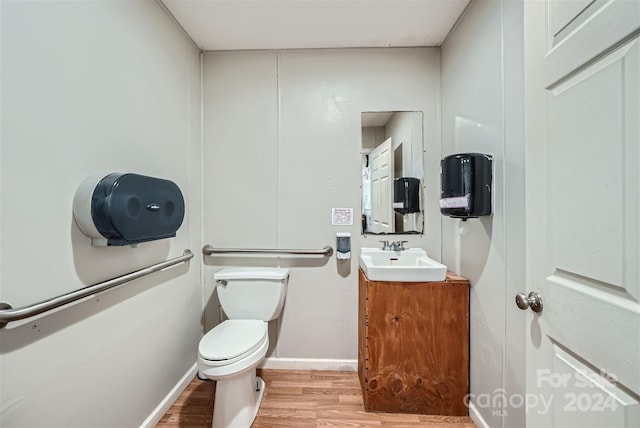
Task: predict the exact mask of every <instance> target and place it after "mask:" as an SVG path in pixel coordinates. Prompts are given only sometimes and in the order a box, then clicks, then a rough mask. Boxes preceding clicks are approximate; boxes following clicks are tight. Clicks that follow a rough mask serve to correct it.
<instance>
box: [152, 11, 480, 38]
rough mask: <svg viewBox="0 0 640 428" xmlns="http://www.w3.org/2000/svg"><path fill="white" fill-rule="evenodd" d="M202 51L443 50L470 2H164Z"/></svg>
mask: <svg viewBox="0 0 640 428" xmlns="http://www.w3.org/2000/svg"><path fill="white" fill-rule="evenodd" d="M161 1H162V3H164V4H165V5H166V7H167V8H168V9H169V11H170V12H171V13H172V14H173V16H174V17H175V18H176V19H177V21H178V22H179V23H180V25H182V27H183V28H184V29H185V30H186V32H187V33H188V34H189V35H190V36H191V38H192V39H193V40H194V41H195V42H196V44H197V45H198V46H199V47H200V48H201V49H202V50H245V49H313V48H351V47H400V46H440V45H441V44H442V42H443V41H444V39H445V38H446V36H447V34H449V31H451V29H452V28H453V25H454V24H455V23H456V21H457V19H458V17H459V16H460V15H461V14H462V12H463V11H464V9H465V8H466V6H467V5H468V3H469V1H470V0H288V1H286V0H280V1H274V0H161Z"/></svg>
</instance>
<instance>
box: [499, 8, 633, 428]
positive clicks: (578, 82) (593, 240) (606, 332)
mask: <svg viewBox="0 0 640 428" xmlns="http://www.w3.org/2000/svg"><path fill="white" fill-rule="evenodd" d="M525 27H526V28H525V40H526V43H525V45H526V47H525V70H526V72H525V82H526V104H525V111H526V146H527V153H526V160H527V163H526V178H527V189H526V190H527V196H526V201H527V212H526V213H527V214H526V215H527V219H526V225H527V238H526V239H527V286H526V288H527V290H526V294H528V293H529V292H532V291H535V292H538V293H539V294H540V295H541V297H542V303H543V309H542V311H541V312H539V313H534V312H532V311H531V310H527V312H526V314H525V313H523V316H527V329H526V340H527V357H526V358H527V361H526V363H527V387H526V391H527V394H526V397H521V398H518V400H520V399H526V403H525V404H524V405H526V406H527V426H529V427H543V426H544V427H550V426H555V427H607V428H608V427H638V426H640V406H639V404H638V403H639V401H640V304H639V301H640V286H639V283H640V252H639V245H640V244H639V243H640V226H639V225H640V216H639V212H640V190H639V189H640V179H639V173H638V169H639V167H640V154H639V152H640V151H639V148H638V146H639V140H640V40H639V39H638V35H639V27H640V1H639V0H614V1H607V0H595V1H593V0H572V1H557V0H541V1H527V2H525ZM523 288H524V287H523ZM522 291H523V292H524V291H525V290H524V289H523V290H522ZM532 297H533V296H532ZM522 303H524V302H522ZM512 404H513V403H512Z"/></svg>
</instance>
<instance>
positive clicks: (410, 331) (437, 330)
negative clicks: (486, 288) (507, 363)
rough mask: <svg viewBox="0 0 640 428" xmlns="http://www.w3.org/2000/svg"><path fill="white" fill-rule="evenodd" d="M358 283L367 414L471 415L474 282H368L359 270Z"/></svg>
mask: <svg viewBox="0 0 640 428" xmlns="http://www.w3.org/2000/svg"><path fill="white" fill-rule="evenodd" d="M358 283H359V303H358V321H359V325H358V375H359V377H360V385H361V387H362V395H363V397H364V407H365V410H366V411H373V412H395V413H421V414H428V415H448V416H465V415H467V414H468V409H467V407H466V406H465V395H466V394H467V393H468V390H469V281H468V280H466V279H464V278H461V277H457V276H454V275H452V274H447V278H446V280H445V281H443V282H419V283H416V282H388V281H370V280H369V279H368V278H367V277H366V275H365V274H364V273H363V272H362V270H361V269H360V270H359V281H358Z"/></svg>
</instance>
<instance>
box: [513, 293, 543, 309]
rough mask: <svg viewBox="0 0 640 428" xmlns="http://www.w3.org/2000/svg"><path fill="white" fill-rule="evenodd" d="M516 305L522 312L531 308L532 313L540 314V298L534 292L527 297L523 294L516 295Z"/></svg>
mask: <svg viewBox="0 0 640 428" xmlns="http://www.w3.org/2000/svg"><path fill="white" fill-rule="evenodd" d="M516 305H518V307H519V308H520V309H522V310H523V311H525V310H527V308H531V310H532V311H533V312H542V297H540V295H539V294H538V293H536V292H535V291H532V292H531V293H529V295H528V296H527V295H526V294H524V293H518V294H516Z"/></svg>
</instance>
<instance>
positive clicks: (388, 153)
mask: <svg viewBox="0 0 640 428" xmlns="http://www.w3.org/2000/svg"><path fill="white" fill-rule="evenodd" d="M370 158H371V223H372V227H371V229H372V230H371V231H372V232H373V233H393V231H394V227H393V226H394V221H393V219H394V217H393V142H392V141H391V138H389V139H387V140H386V141H385V142H383V143H382V144H380V145H379V146H378V147H376V148H375V149H374V150H373V151H372V152H371V155H370Z"/></svg>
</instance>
